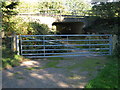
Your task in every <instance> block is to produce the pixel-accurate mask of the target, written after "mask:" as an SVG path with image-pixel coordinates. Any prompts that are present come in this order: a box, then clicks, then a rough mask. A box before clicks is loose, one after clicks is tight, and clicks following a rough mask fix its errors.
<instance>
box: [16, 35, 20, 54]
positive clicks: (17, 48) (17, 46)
mask: <svg viewBox="0 0 120 90" xmlns="http://www.w3.org/2000/svg"><path fill="white" fill-rule="evenodd" d="M16 51H17V55H20V48H19V35H16Z"/></svg>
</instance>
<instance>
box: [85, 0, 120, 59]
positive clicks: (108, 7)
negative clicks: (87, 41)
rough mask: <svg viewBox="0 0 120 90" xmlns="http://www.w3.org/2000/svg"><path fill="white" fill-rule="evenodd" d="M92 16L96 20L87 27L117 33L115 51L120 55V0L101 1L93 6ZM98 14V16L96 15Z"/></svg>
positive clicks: (107, 32)
mask: <svg viewBox="0 0 120 90" xmlns="http://www.w3.org/2000/svg"><path fill="white" fill-rule="evenodd" d="M90 16H93V17H90V18H92V19H95V18H96V19H95V21H94V22H93V23H92V24H91V25H90V26H89V27H87V28H88V29H90V28H91V29H93V30H96V32H101V33H105V34H116V35H117V37H118V38H117V41H118V42H117V44H116V49H115V53H116V55H117V57H120V54H119V53H120V22H119V21H120V1H119V2H101V3H100V4H96V5H94V6H93V7H92V10H91V13H90ZM95 16H96V17H95Z"/></svg>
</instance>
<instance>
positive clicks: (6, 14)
mask: <svg viewBox="0 0 120 90" xmlns="http://www.w3.org/2000/svg"><path fill="white" fill-rule="evenodd" d="M18 4H19V2H11V1H6V2H2V6H1V10H2V15H3V16H2V28H3V30H4V31H5V33H6V35H7V34H8V33H12V32H13V29H14V28H13V26H14V24H15V23H14V22H11V21H10V19H11V18H12V17H13V16H14V15H16V14H17V12H16V11H15V9H16V7H17V5H18Z"/></svg>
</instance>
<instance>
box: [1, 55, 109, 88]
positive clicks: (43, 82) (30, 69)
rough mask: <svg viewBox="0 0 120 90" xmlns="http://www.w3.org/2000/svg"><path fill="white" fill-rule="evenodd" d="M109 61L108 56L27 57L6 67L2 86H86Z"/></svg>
mask: <svg viewBox="0 0 120 90" xmlns="http://www.w3.org/2000/svg"><path fill="white" fill-rule="evenodd" d="M107 61H108V60H107V59H106V58H105V57H72V58H63V59H62V60H52V59H50V60H49V59H44V60H43V59H39V60H31V61H25V62H23V63H21V65H20V66H18V67H14V68H12V69H7V70H3V73H2V75H3V77H2V78H3V88H84V86H85V85H86V84H87V83H88V81H89V80H91V79H93V78H94V77H95V76H96V75H97V73H98V72H99V71H100V70H101V69H102V68H103V67H104V64H105V63H106V62H107ZM54 62H56V64H55V65H54Z"/></svg>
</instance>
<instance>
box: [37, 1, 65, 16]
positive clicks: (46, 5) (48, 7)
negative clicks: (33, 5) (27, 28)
mask: <svg viewBox="0 0 120 90" xmlns="http://www.w3.org/2000/svg"><path fill="white" fill-rule="evenodd" d="M38 6H39V7H38V9H39V11H40V13H43V14H46V13H51V14H60V13H61V14H62V13H64V9H65V6H64V5H63V3H62V2H59V1H58V2H57V1H56V2H52V1H51V2H47V1H46V2H39V5H38Z"/></svg>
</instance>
